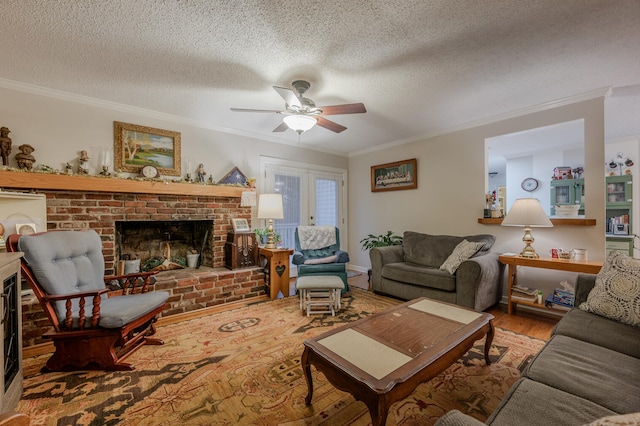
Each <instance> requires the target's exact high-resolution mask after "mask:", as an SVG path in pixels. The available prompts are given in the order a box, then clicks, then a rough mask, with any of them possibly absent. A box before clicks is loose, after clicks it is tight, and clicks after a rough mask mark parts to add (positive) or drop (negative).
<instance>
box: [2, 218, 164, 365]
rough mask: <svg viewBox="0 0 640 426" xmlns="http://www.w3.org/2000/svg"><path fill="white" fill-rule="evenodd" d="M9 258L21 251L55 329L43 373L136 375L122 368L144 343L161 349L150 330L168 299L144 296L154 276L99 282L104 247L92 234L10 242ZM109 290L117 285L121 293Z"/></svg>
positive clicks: (59, 233) (71, 233)
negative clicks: (50, 354)
mask: <svg viewBox="0 0 640 426" xmlns="http://www.w3.org/2000/svg"><path fill="white" fill-rule="evenodd" d="M6 246H7V251H9V252H18V251H21V252H24V257H23V258H22V264H21V269H22V276H23V277H24V278H25V279H26V281H27V282H28V283H29V285H30V286H31V288H32V289H33V292H34V293H35V295H36V297H37V298H38V300H39V301H40V304H41V305H42V309H43V310H44V312H45V314H46V315H47V317H48V318H49V320H50V321H51V323H52V325H53V330H51V331H48V332H47V333H45V334H44V336H45V337H48V338H51V339H52V340H53V343H54V346H55V352H54V354H53V355H52V356H51V358H49V360H48V361H47V364H46V367H44V368H43V370H44V371H74V370H133V369H134V366H133V365H132V364H128V363H125V362H123V360H124V359H125V358H126V357H127V356H128V355H130V354H131V353H132V352H133V351H135V350H136V349H138V348H140V347H141V346H142V345H144V344H151V345H161V344H163V342H162V340H159V339H153V338H149V337H148V336H151V335H153V334H155V326H154V323H155V322H156V320H157V316H158V315H159V314H160V313H161V312H162V310H163V309H164V307H165V302H166V301H167V298H168V297H169V294H168V293H167V292H164V291H158V292H156V291H152V292H148V290H149V285H150V284H151V278H152V276H153V275H154V274H155V273H154V272H145V273H139V274H128V275H122V276H111V277H105V276H104V259H103V255H102V241H101V239H100V236H99V235H98V234H97V233H96V232H95V231H93V230H87V231H52V232H40V233H37V234H33V235H23V236H21V235H17V234H14V235H10V236H9V238H7V244H6ZM107 284H109V285H110V286H114V285H115V284H117V286H118V287H120V288H121V289H120V290H118V294H114V293H115V292H114V291H110V290H109V289H108V288H107Z"/></svg>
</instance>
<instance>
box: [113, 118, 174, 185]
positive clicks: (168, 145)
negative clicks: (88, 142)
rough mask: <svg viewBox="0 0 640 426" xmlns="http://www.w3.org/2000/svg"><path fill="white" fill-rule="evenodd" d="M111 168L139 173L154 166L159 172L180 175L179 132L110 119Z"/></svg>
mask: <svg viewBox="0 0 640 426" xmlns="http://www.w3.org/2000/svg"><path fill="white" fill-rule="evenodd" d="M113 135H114V145H115V146H114V148H115V149H114V170H121V171H123V172H129V173H139V172H140V169H142V168H143V167H144V166H147V165H152V166H155V167H156V168H157V169H158V171H159V172H160V174H161V175H168V176H180V173H181V162H180V133H179V132H172V131H170V130H162V129H154V128H152V127H145V126H138V125H136V124H129V123H122V122H120V121H114V122H113Z"/></svg>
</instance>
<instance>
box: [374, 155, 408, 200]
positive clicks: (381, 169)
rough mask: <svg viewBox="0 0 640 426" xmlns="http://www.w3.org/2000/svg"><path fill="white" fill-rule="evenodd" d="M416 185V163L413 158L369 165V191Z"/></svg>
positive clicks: (394, 189)
mask: <svg viewBox="0 0 640 426" xmlns="http://www.w3.org/2000/svg"><path fill="white" fill-rule="evenodd" d="M417 187H418V164H417V161H416V159H415V158H412V159H410V160H402V161H396V162H395V163H386V164H378V165H377V166H371V192H379V191H396V190H399V189H415V188H417Z"/></svg>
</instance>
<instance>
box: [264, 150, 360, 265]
mask: <svg viewBox="0 0 640 426" xmlns="http://www.w3.org/2000/svg"><path fill="white" fill-rule="evenodd" d="M261 163H262V164H261V168H262V169H263V170H264V173H263V176H264V177H265V182H264V185H263V186H262V192H263V193H277V194H282V201H283V208H284V209H283V210H284V219H280V220H275V221H274V230H275V231H276V232H277V233H278V234H280V237H281V239H282V246H283V247H289V248H294V247H295V230H296V227H297V226H298V225H317V226H321V225H323V226H337V227H338V229H339V230H340V236H341V238H340V245H341V246H342V247H347V245H348V242H347V240H346V238H345V237H346V235H347V230H346V213H345V207H344V206H346V202H345V199H346V194H345V189H344V188H345V186H344V182H345V181H346V177H347V171H346V170H344V169H333V168H328V167H323V166H318V165H312V164H301V163H293V162H290V161H285V160H277V159H273V158H262V159H261ZM292 272H293V269H292Z"/></svg>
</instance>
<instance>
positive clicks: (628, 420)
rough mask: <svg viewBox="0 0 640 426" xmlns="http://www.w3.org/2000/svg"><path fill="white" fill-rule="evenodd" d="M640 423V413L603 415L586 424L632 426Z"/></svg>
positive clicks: (594, 425)
mask: <svg viewBox="0 0 640 426" xmlns="http://www.w3.org/2000/svg"><path fill="white" fill-rule="evenodd" d="M638 424H640V413H629V414H619V415H617V416H607V417H602V418H600V419H598V420H596V421H594V422H591V423H589V424H588V425H584V426H630V425H638Z"/></svg>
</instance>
